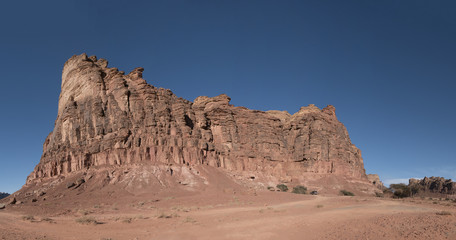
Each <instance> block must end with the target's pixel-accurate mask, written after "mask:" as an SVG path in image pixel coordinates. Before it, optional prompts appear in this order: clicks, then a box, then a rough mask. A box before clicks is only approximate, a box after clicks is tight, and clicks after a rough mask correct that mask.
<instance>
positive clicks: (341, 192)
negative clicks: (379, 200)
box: [340, 190, 355, 196]
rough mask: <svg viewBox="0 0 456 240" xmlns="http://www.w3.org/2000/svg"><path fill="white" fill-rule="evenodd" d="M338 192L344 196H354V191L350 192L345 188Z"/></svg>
mask: <svg viewBox="0 0 456 240" xmlns="http://www.w3.org/2000/svg"><path fill="white" fill-rule="evenodd" d="M340 194H342V195H344V196H355V194H354V193H352V192H349V191H347V190H340Z"/></svg>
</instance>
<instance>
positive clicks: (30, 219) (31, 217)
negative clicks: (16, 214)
mask: <svg viewBox="0 0 456 240" xmlns="http://www.w3.org/2000/svg"><path fill="white" fill-rule="evenodd" d="M22 220H24V221H25V220H28V221H33V220H35V217H33V216H32V215H27V216H22Z"/></svg>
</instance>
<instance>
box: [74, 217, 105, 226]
mask: <svg viewBox="0 0 456 240" xmlns="http://www.w3.org/2000/svg"><path fill="white" fill-rule="evenodd" d="M76 222H77V223H79V224H100V222H98V221H97V220H96V219H95V218H93V217H82V218H78V219H76Z"/></svg>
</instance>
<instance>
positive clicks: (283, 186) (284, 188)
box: [276, 183, 288, 192]
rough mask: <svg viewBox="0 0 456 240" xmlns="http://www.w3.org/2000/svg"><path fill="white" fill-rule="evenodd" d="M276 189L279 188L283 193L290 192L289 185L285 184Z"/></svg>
mask: <svg viewBox="0 0 456 240" xmlns="http://www.w3.org/2000/svg"><path fill="white" fill-rule="evenodd" d="M276 187H277V188H278V189H279V190H280V191H282V192H287V191H288V187H287V185H285V184H283V183H281V184H278V185H277V186H276Z"/></svg>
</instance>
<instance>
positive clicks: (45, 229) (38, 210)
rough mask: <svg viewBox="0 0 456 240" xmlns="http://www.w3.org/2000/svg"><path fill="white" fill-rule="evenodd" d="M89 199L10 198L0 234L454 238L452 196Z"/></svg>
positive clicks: (245, 194)
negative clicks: (13, 201) (17, 200)
mask: <svg viewBox="0 0 456 240" xmlns="http://www.w3.org/2000/svg"><path fill="white" fill-rule="evenodd" d="M97 201H98V202H103V201H102V199H91V201H90V202H85V201H84V199H77V198H75V199H74V201H70V200H68V199H67V200H66V202H59V201H52V200H50V201H48V202H47V203H44V204H43V203H41V206H40V205H38V204H37V205H35V206H34V205H31V204H22V205H13V206H10V207H8V208H6V209H3V210H1V211H0V236H1V239H138V240H139V239H456V217H455V214H456V211H455V206H456V203H454V202H453V201H450V200H445V199H429V198H425V199H421V198H411V199H406V200H396V199H390V198H376V197H361V196H354V197H347V196H335V195H328V196H321V195H318V196H312V195H301V194H293V193H287V192H269V191H259V192H255V191H251V192H249V191H247V192H241V193H237V192H235V191H232V192H230V191H228V192H218V193H217V192H213V193H206V194H204V195H201V194H199V193H198V194H195V195H188V194H187V195H181V196H179V194H175V196H168V197H159V198H149V197H148V196H145V195H144V196H137V197H131V198H128V200H122V201H114V202H115V203H99V204H96V203H95V202H97ZM107 202H111V201H107Z"/></svg>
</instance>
